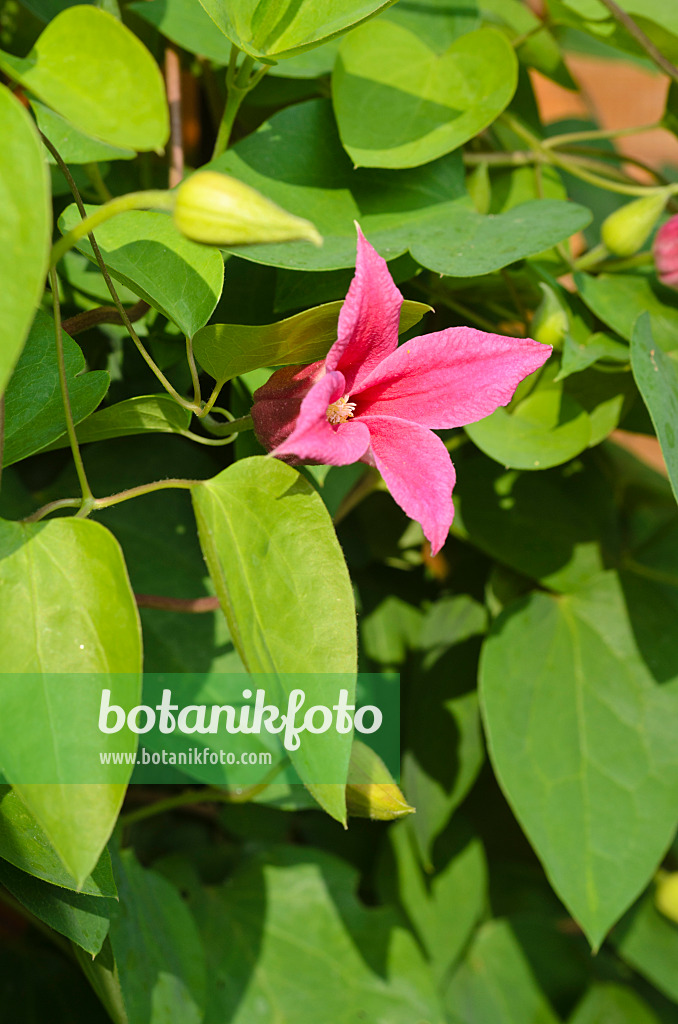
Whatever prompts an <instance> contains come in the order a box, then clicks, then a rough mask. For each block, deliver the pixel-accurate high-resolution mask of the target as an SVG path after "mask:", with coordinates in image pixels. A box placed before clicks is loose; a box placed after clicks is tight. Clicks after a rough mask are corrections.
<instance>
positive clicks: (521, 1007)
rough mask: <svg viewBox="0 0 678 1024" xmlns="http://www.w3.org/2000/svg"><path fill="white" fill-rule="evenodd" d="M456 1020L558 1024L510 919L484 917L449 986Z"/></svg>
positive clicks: (449, 1002) (478, 1023)
mask: <svg viewBox="0 0 678 1024" xmlns="http://www.w3.org/2000/svg"><path fill="white" fill-rule="evenodd" d="M446 1003H447V1005H448V1007H449V1009H450V1012H451V1013H453V1014H454V1016H453V1020H454V1022H455V1024H457V1022H459V1024H486V1022H489V1021H501V1022H502V1024H526V1021H530V1024H558V1019H559V1018H558V1017H557V1016H556V1014H555V1011H554V1010H553V1008H552V1007H551V1005H550V1003H549V1002H548V1000H547V998H546V996H545V995H544V992H543V991H542V989H541V987H540V985H539V982H538V981H537V979H536V978H535V975H534V968H533V966H532V964H531V963H530V960H529V959H528V957H527V956H526V953H525V950H524V948H523V945H522V943H521V942H520V941H519V938H518V936H517V935H516V932H515V930H514V928H513V927H512V925H511V922H510V921H502V920H494V921H488V922H487V923H486V924H484V925H483V926H482V928H480V929H479V931H478V932H477V933H476V937H475V939H474V942H473V945H472V946H471V948H470V950H469V952H468V954H467V956H466V958H465V959H464V961H463V963H462V964H461V967H460V968H459V970H458V971H457V972H456V973H455V974H454V976H453V978H452V981H451V983H450V985H449V987H448V990H447V996H446Z"/></svg>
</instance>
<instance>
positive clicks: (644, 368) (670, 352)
mask: <svg viewBox="0 0 678 1024" xmlns="http://www.w3.org/2000/svg"><path fill="white" fill-rule="evenodd" d="M639 308H642V307H639ZM653 323H654V320H653V319H651V318H650V316H649V315H648V314H647V313H643V314H642V315H641V316H640V317H639V319H638V321H637V322H636V326H635V328H634V331H633V336H632V339H631V366H632V367H633V376H634V377H635V380H636V384H637V385H638V388H639V390H640V393H641V394H642V396H643V399H644V401H645V404H646V406H647V408H648V410H649V413H650V416H651V417H652V422H653V423H654V426H655V430H656V431H657V437H658V438H659V443H660V444H661V447H662V452H663V455H664V461H665V462H666V468H667V469H668V472H669V479H670V481H671V486H672V487H673V493H674V494H675V496H676V500H677V501H678V436H677V433H678V339H677V338H676V337H674V338H673V339H672V345H671V348H670V349H667V348H665V347H664V346H663V345H662V342H661V341H660V340H659V337H658V338H656V339H655V337H654V335H653V330H652V325H653Z"/></svg>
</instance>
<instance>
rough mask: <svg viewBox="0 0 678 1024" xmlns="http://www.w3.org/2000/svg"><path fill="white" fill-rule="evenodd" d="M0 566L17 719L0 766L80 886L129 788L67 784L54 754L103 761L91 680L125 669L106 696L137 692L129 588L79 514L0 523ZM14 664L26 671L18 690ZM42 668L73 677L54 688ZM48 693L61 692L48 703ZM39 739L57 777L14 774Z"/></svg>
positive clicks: (110, 546)
mask: <svg viewBox="0 0 678 1024" xmlns="http://www.w3.org/2000/svg"><path fill="white" fill-rule="evenodd" d="M0 575H1V577H2V588H0V623H2V627H1V644H2V651H3V672H4V673H6V675H4V676H2V677H1V678H0V682H1V683H2V690H1V692H0V699H1V700H2V716H3V720H4V721H5V722H11V723H12V727H11V728H5V729H4V730H3V735H2V742H1V743H0V769H1V770H2V771H3V773H4V775H5V776H6V778H7V780H8V781H9V782H10V783H13V784H14V788H15V789H16V791H17V792H18V794H19V796H20V797H21V799H22V800H23V801H24V803H25V804H26V806H27V807H28V809H29V811H30V812H31V814H32V815H33V816H34V817H35V818H36V819H37V821H38V823H39V825H40V826H41V827H42V828H43V829H44V831H45V833H46V835H47V837H48V839H49V840H50V842H51V843H52V845H53V846H54V848H55V850H56V851H57V853H58V854H59V857H60V858H61V860H62V861H63V864H64V866H65V867H66V869H67V870H68V871H69V872H70V874H71V875H73V877H74V878H75V880H76V883H77V884H78V885H81V884H82V883H83V882H84V880H85V879H86V877H87V875H89V874H90V872H91V871H92V869H93V868H94V866H95V864H96V863H97V861H98V859H99V857H100V855H101V851H102V850H103V848H104V846H105V844H106V841H107V839H108V837H109V835H110V834H111V830H112V828H113V826H114V824H115V821H116V818H117V816H118V811H119V810H120V805H121V804H122V800H123V797H124V794H125V786H124V785H122V784H120V783H110V784H104V783H102V784H97V785H68V784H66V785H64V784H63V782H62V777H61V774H60V768H59V762H60V760H61V759H63V761H64V763H65V764H70V763H71V762H72V761H73V760H74V759H75V760H76V761H78V760H79V759H80V760H82V761H83V762H84V761H85V759H87V758H88V757H89V758H90V759H95V763H97V764H98V761H99V757H98V751H99V750H100V749H102V737H101V735H100V734H98V733H97V734H96V735H95V734H94V733H93V731H92V728H91V722H92V716H94V719H95V720H96V715H97V713H98V701H99V697H100V689H99V686H98V681H97V677H98V680H101V678H102V677H103V678H104V679H105V680H106V681H107V682H108V681H109V678H108V677H107V676H106V673H129V675H127V676H120V675H118V676H116V677H114V678H111V679H110V687H111V690H112V699H114V698H113V695H115V694H116V692H117V689H118V687H123V688H124V690H125V698H126V699H128V698H129V696H130V695H131V693H130V692H128V691H131V689H133V690H134V691H135V693H136V694H140V679H139V678H138V676H137V675H136V674H137V673H139V672H140V669H141V643H140V632H139V619H138V615H137V610H136V605H135V603H134V596H133V594H132V591H131V588H130V585H129V580H128V578H127V572H126V569H125V564H124V561H123V558H122V553H121V551H120V548H119V547H118V544H117V542H116V541H115V540H114V538H113V537H112V536H111V534H110V533H108V531H107V530H105V529H104V527H102V526H100V525H99V524H98V523H93V522H91V521H89V520H83V519H73V518H69V519H54V520H49V521H48V522H42V523H32V524H25V523H9V522H0ZM16 673H31V674H30V675H25V682H24V684H23V685H22V687H21V688H20V689H18V688H17V686H16ZM41 673H76V674H77V675H75V676H73V675H71V676H70V678H69V686H68V687H61V688H59V689H57V688H55V686H54V683H53V680H52V686H51V687H50V686H48V685H47V684H46V683H45V685H44V687H43V685H42V684H41V679H42V677H41ZM92 676H94V677H95V682H94V684H93V682H92ZM67 678H68V677H67ZM74 678H75V679H77V680H78V681H77V684H76V683H74V682H73V679H74ZM125 680H127V682H126V683H125ZM104 685H105V683H104ZM48 693H49V695H50V696H51V697H52V698H55V697H56V695H57V694H58V699H54V700H53V701H52V702H51V703H48V702H47V696H48ZM121 703H124V701H121ZM74 735H76V736H78V745H77V746H75V747H74V743H73V736H74ZM26 741H28V746H27V745H26ZM36 745H40V746H39V756H40V763H43V764H44V765H45V766H46V769H45V770H46V772H47V773H48V774H49V776H50V778H52V776H53V783H52V784H49V783H48V784H38V783H24V782H22V781H21V779H15V778H14V772H15V771H18V768H17V766H18V765H23V764H25V759H26V757H27V756H29V755H31V754H32V755H33V756H34V757H35V756H37V752H36ZM27 750H28V751H29V755H27V754H26V751H27ZM130 771H131V766H130ZM71 781H72V779H71Z"/></svg>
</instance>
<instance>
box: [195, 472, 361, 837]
mask: <svg viewBox="0 0 678 1024" xmlns="http://www.w3.org/2000/svg"><path fill="white" fill-rule="evenodd" d="M192 495H193V506H194V510H195V515H196V519H197V522H198V532H199V536H200V543H201V545H202V549H203V553H204V555H205V560H206V562H207V565H208V568H209V571H210V575H211V577H212V580H213V583H214V587H215V589H216V592H217V594H218V596H219V601H220V604H221V607H222V609H223V612H224V615H225V616H226V621H227V623H228V628H229V632H230V634H231V637H232V638H233V643H234V645H235V648H236V650H237V651H238V653H239V655H240V657H241V658H242V661H243V664H244V665H245V667H246V668H247V669H248V671H250V672H265V673H272V674H273V675H277V674H279V673H316V674H317V673H347V675H348V679H347V683H346V688H347V689H348V690H349V694H352V692H354V691H353V687H354V686H355V679H354V677H353V675H352V674H353V673H355V670H356V622H355V606H354V601H353V593H352V589H351V582H350V579H349V576H348V571H347V569H346V563H345V562H344V557H343V554H342V551H341V548H340V547H339V542H338V541H337V538H336V534H335V532H334V528H333V526H332V521H331V520H330V517H329V514H328V512H327V509H326V508H325V505H324V504H323V501H322V498H321V497H320V495H319V494H318V493H317V491H316V490H315V488H314V487H312V485H311V484H310V483H308V482H307V481H306V480H305V479H304V478H303V477H302V476H300V474H299V473H297V471H296V470H294V469H292V468H291V467H290V466H287V465H285V464H284V463H283V462H280V461H279V460H277V459H270V458H266V457H263V456H255V457H253V458H249V459H241V460H240V461H239V462H237V463H235V464H234V465H232V466H230V467H229V468H228V469H225V470H224V471H223V472H222V473H220V474H219V475H218V476H217V477H215V478H214V479H213V480H208V481H205V482H204V483H201V484H199V485H197V486H196V487H193V488H192ZM264 565H265V567H266V568H265V571H259V569H258V568H257V567H259V566H264ZM351 679H353V682H352V683H349V680H351ZM309 682H310V681H309ZM285 685H286V684H285V682H283V686H285ZM342 685H343V684H342ZM350 752H351V734H350V733H346V734H343V735H342V734H340V733H332V734H329V733H328V734H322V735H319V736H315V735H308V736H307V737H305V741H304V744H303V745H302V747H301V748H300V749H299V750H297V751H291V758H292V761H293V763H294V765H295V767H296V768H297V771H298V772H299V774H300V776H301V778H302V781H304V782H306V783H317V782H322V781H323V765H324V766H328V765H331V766H332V769H331V770H332V774H333V775H334V776H335V777H337V778H342V775H343V776H344V777H346V775H347V774H348V762H349V757H350ZM323 792H325V793H327V792H328V787H323ZM319 799H320V797H319ZM322 803H323V806H324V807H325V809H326V810H328V812H329V813H331V814H332V815H333V816H334V817H337V818H338V819H339V820H342V821H345V816H346V811H345V794H344V789H343V786H339V785H337V786H336V787H332V789H331V792H330V796H329V797H327V798H326V799H323V801H322Z"/></svg>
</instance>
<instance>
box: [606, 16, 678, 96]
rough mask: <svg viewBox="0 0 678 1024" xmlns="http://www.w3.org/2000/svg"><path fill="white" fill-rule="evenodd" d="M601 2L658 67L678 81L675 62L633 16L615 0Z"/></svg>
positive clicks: (677, 70)
mask: <svg viewBox="0 0 678 1024" xmlns="http://www.w3.org/2000/svg"><path fill="white" fill-rule="evenodd" d="M601 3H602V4H603V5H604V6H605V7H607V9H608V11H610V13H611V14H612V16H613V18H614V19H615V20H616V21H618V22H619V23H620V25H623V26H624V28H625V29H626V31H627V32H628V33H629V35H631V36H633V38H634V39H635V40H636V42H637V43H638V44H639V45H640V46H641V47H642V48H643V50H645V53H646V54H647V55H648V57H649V58H650V59H651V60H653V61H654V62H655V64H656V65H657V67H658V68H661V70H662V71H663V72H664V73H665V74H666V75H669V77H670V78H672V79H673V81H674V82H678V68H677V67H676V66H675V64H672V63H671V61H670V60H667V59H666V57H665V56H664V54H663V53H662V52H661V51H660V50H658V49H657V47H656V46H655V45H654V43H653V42H652V40H651V39H650V37H649V36H646V35H645V33H644V32H643V30H642V28H641V27H640V25H638V24H637V23H636V22H635V21H634V20H633V18H632V17H631V16H630V15H628V14H627V13H626V11H623V10H622V9H621V7H620V6H619V4H617V3H615V0H601Z"/></svg>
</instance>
